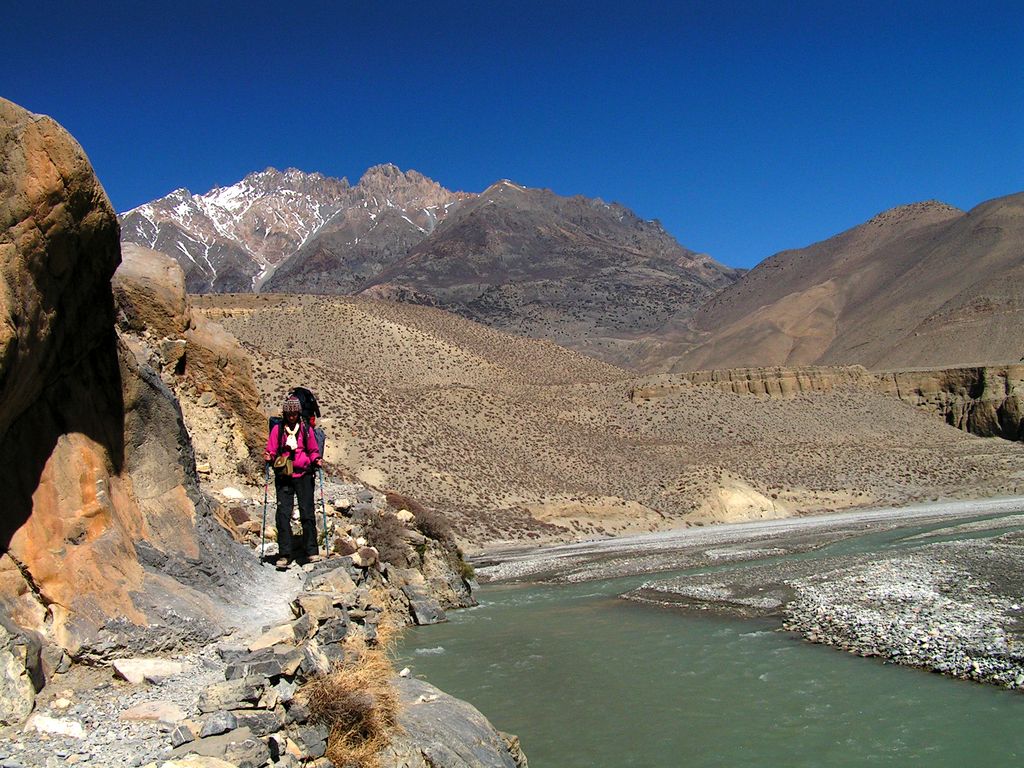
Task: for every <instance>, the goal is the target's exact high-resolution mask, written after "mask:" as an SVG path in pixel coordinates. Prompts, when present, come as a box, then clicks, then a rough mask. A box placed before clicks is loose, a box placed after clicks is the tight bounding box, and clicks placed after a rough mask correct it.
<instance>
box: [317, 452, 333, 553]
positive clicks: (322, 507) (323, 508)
mask: <svg viewBox="0 0 1024 768" xmlns="http://www.w3.org/2000/svg"><path fill="white" fill-rule="evenodd" d="M317 469H318V470H319V474H320V511H321V512H323V516H324V557H327V556H328V555H329V554H331V533H330V531H328V530H327V505H326V504H325V503H324V468H323V467H317Z"/></svg>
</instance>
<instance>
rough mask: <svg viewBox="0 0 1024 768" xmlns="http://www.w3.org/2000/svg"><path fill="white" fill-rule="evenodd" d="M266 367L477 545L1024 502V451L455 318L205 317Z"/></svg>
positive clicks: (263, 378) (416, 310)
mask: <svg viewBox="0 0 1024 768" xmlns="http://www.w3.org/2000/svg"><path fill="white" fill-rule="evenodd" d="M195 303H196V311H198V312H203V313H206V314H208V315H209V316H211V317H212V318H214V319H216V320H218V321H219V322H222V323H223V324H224V325H225V326H226V327H227V328H228V329H229V330H230V331H231V332H232V333H234V334H235V335H237V336H238V338H239V339H240V340H241V341H242V342H243V344H244V345H245V346H246V347H247V349H248V350H249V351H250V352H251V353H252V354H253V355H254V356H255V358H256V366H255V368H256V375H257V378H258V380H259V385H260V387H261V390H262V395H263V397H264V402H266V403H271V404H274V405H275V406H276V403H277V402H278V401H279V400H280V398H281V395H282V393H283V391H284V390H285V389H286V388H287V387H288V386H291V385H294V384H297V383H300V382H301V383H306V384H308V385H310V386H312V388H313V389H315V390H316V391H317V392H318V394H319V395H320V397H321V401H322V405H323V409H324V412H325V415H326V418H325V419H324V423H325V425H326V426H327V427H328V428H329V431H330V434H331V442H330V444H329V448H328V459H329V460H330V461H332V462H335V463H336V464H338V465H341V466H343V467H346V468H348V469H349V470H350V471H351V472H352V473H353V474H357V475H359V476H360V477H361V478H363V479H366V480H369V481H372V482H374V483H376V484H378V485H382V486H384V487H390V488H394V489H396V490H399V491H402V492H405V493H408V494H410V495H412V496H416V497H419V498H421V499H422V500H424V501H426V502H429V503H431V504H434V505H436V506H438V507H440V508H442V509H444V510H445V511H446V512H448V513H449V514H451V515H452V516H453V518H454V520H455V522H456V524H457V526H458V528H459V530H460V532H461V534H462V536H463V538H464V539H465V540H466V541H467V542H468V543H471V544H477V545H483V544H487V543H496V542H500V541H515V540H524V539H530V540H534V541H542V540H553V539H562V540H565V539H571V538H580V537H600V536H604V535H611V534H622V533H629V532H641V531H651V530H659V529H665V528H673V527H678V526H680V525H684V524H687V523H707V522H723V521H733V520H747V519H762V518H770V517H781V516H789V515H793V514H799V513H802V512H807V511H821V510H827V509H834V508H845V507H849V506H852V505H869V504H887V503H905V502H908V501H913V500H923V499H930V498H939V497H945V498H949V497H959V498H970V497H978V496H988V495H993V494H999V493H1003V494H1007V493H1014V492H1017V491H1018V490H1024V482H1022V480H1024V448H1022V446H1020V445H1017V444H1011V443H1007V442H1004V441H999V440H982V439H978V438H974V437H971V436H969V435H966V434H964V433H962V432H959V431H957V430H955V429H952V428H950V427H947V426H946V425H945V424H943V423H942V422H941V421H939V420H938V419H933V418H929V417H926V416H923V415H921V414H919V413H917V412H916V411H915V410H914V409H913V408H912V407H911V406H909V405H906V404H904V403H901V402H899V401H898V400H896V399H894V398H891V397H888V396H885V395H881V394H878V393H877V392H874V391H869V390H867V389H864V388H860V387H858V386H857V385H856V383H849V384H848V385H842V386H838V387H836V388H832V389H829V391H805V392H800V393H794V394H793V395H792V396H787V397H757V396H752V395H736V394H733V393H731V392H723V391H721V390H720V389H719V388H717V387H715V386H711V385H699V384H695V385H692V386H682V387H678V388H676V389H675V390H673V391H672V392H669V393H668V394H666V395H665V396H660V397H657V398H652V399H644V398H634V397H633V396H632V394H633V393H634V390H635V389H636V388H637V386H640V385H643V386H646V384H647V382H644V381H642V380H637V379H633V378H631V374H629V373H628V372H626V371H624V370H622V369H618V368H615V367H613V366H610V365H607V364H604V363H601V362H598V361H595V360H591V359H589V358H585V357H583V356H581V355H578V354H576V353H573V352H570V351H568V350H565V349H562V348H559V347H557V346H555V345H553V344H550V343H548V342H538V341H531V340H528V339H523V338H517V337H513V336H509V335H506V334H502V333H500V332H497V331H494V330H491V329H488V328H485V327H483V326H480V325H476V324H474V323H471V322H468V321H465V320H462V319H460V318H458V317H455V316H453V315H450V314H447V313H444V312H441V311H439V310H433V309H428V308H424V307H410V306H406V305H397V304H389V303H383V302H374V301H369V300H354V299H345V298H336V297H334V298H328V297H282V296H235V297H231V296H227V297H202V298H197V299H196V302H195Z"/></svg>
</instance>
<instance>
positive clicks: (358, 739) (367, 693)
mask: <svg viewBox="0 0 1024 768" xmlns="http://www.w3.org/2000/svg"><path fill="white" fill-rule="evenodd" d="M397 634H398V633H397V630H396V629H395V628H393V627H391V626H390V625H382V626H381V627H380V628H379V630H378V633H377V641H376V642H375V643H374V644H373V645H372V646H371V645H368V644H367V643H366V641H365V640H364V639H363V638H362V636H358V637H350V638H348V639H347V640H346V641H345V661H344V662H342V663H341V664H340V665H338V666H337V667H335V669H334V670H333V671H332V672H331V673H330V674H328V675H324V676H323V677H318V678H315V679H313V680H311V681H310V682H309V683H307V684H306V685H305V687H303V689H302V693H301V695H302V697H303V698H304V699H305V702H306V706H307V707H308V708H309V711H310V714H311V716H312V719H313V721H314V722H316V723H320V724H323V725H326V726H328V727H329V728H330V737H329V739H328V746H327V757H328V758H330V760H331V761H332V762H334V764H335V765H337V766H339V767H340V768H377V766H378V765H379V760H378V755H379V753H380V751H381V750H382V749H383V748H384V747H385V746H387V744H388V743H389V741H390V735H391V734H392V733H393V732H394V731H395V730H396V729H397V728H398V727H399V726H398V719H397V718H398V710H399V700H398V692H397V691H396V690H395V689H394V688H393V687H392V686H391V677H392V676H393V675H394V667H393V666H392V663H391V650H392V648H393V647H394V641H395V639H396V637H397Z"/></svg>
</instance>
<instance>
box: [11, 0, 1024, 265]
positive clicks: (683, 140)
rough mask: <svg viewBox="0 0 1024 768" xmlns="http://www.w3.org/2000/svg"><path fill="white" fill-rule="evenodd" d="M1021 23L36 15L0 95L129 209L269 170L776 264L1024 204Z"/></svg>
mask: <svg viewBox="0 0 1024 768" xmlns="http://www.w3.org/2000/svg"><path fill="white" fill-rule="evenodd" d="M1021 11H1022V7H1021V5H1020V3H1019V1H1018V2H1005V3H1002V2H1000V3H993V2H984V1H982V2H976V3H965V2H955V3H952V2H939V1H934V2H892V1H891V0H890V1H889V2H884V3H882V2H854V3H850V2H842V3H840V2H829V1H828V0H823V1H819V2H806V3H805V2H789V3H787V2H785V1H784V0H770V1H768V2H702V3H690V2H682V3H647V2H643V1H639V2H638V1H636V0H634V1H633V2H621V1H620V2H615V3H602V2H578V3H577V2H557V0H554V1H551V0H548V2H529V1H528V0H518V1H516V2H488V1H487V0H477V1H476V2H444V0H440V1H435V2H419V3H404V2H402V3H394V2H392V3H389V2H381V1H379V0H363V2H359V3H347V2H338V3H314V4H306V3H301V2H295V3H272V4H271V3H266V4H264V3H260V2H249V3H244V4H243V3H238V4H236V3H215V2H204V3H192V2H187V1H185V2H176V3H148V2H131V3H123V4H121V3H102V2H101V3H82V2H75V3H53V2H46V1H45V0H43V1H42V2H35V3H15V4H12V5H11V7H10V8H8V9H6V10H5V11H4V13H3V14H2V17H3V26H4V27H5V33H4V35H3V38H4V60H5V61H4V65H3V67H0V96H4V97H6V98H9V99H11V100H13V101H15V102H17V103H19V104H21V105H23V106H25V107H27V108H28V109H30V110H32V111H34V112H40V113H44V114H49V115H52V116H53V117H55V118H56V119H57V120H59V121H60V122H61V123H62V124H63V125H64V126H65V127H66V128H68V130H70V131H71V132H72V134H74V136H75V137H76V138H77V139H78V140H79V141H80V142H81V144H82V145H83V146H84V147H85V150H86V151H87V152H88V154H89V156H90V158H91V159H92V162H93V164H94V166H95V167H96V171H97V173H98V174H99V177H100V180H101V181H102V182H103V184H104V186H105V187H106V189H107V192H108V193H109V195H110V197H111V200H112V201H113V203H114V206H115V207H116V208H117V209H118V210H119V211H123V210H126V209H128V208H131V207H133V206H135V205H138V204H140V203H143V202H146V201H148V200H151V199H153V198H156V197H160V196H162V195H164V194H166V193H167V192H169V191H171V190H172V189H174V188H177V187H187V188H189V189H190V190H192V191H193V192H206V191H207V190H208V189H210V188H211V187H213V186H215V185H218V184H221V185H223V184H231V183H233V182H235V181H237V180H239V179H240V178H241V177H242V176H244V175H245V174H246V173H248V172H250V171H254V170H261V169H263V168H265V167H267V166H275V167H278V168H284V167H289V166H294V167H296V168H300V169H302V170H305V171H320V172H323V173H326V174H329V175H335V176H348V177H349V179H350V180H351V181H353V182H355V181H356V180H357V179H358V178H359V176H360V175H361V173H362V172H363V171H364V170H365V169H366V168H367V167H369V166H370V165H374V164H376V163H382V162H392V163H395V164H396V165H398V166H400V167H401V168H403V169H409V168H414V169H416V170H418V171H420V172H422V173H424V174H426V175H428V176H430V177H431V178H433V179H435V180H437V181H438V182H440V183H441V184H443V185H444V186H446V187H448V188H450V189H460V190H466V191H471V192H477V191H480V190H482V189H483V188H484V187H486V186H487V185H488V184H490V183H492V182H493V181H496V180H497V179H500V178H509V179H512V180H514V181H516V182H519V183H521V184H525V185H529V186H536V187H548V188H550V189H553V190H554V191H555V192H558V193H559V194H566V195H568V194H583V195H588V196H593V197H601V198H603V199H605V200H608V201H612V200H614V201H618V202H620V203H622V204H624V205H627V206H629V207H630V208H632V209H633V210H635V211H636V212H637V213H638V214H639V215H640V216H643V217H645V218H657V219H660V220H661V222H662V223H663V224H664V226H665V228H666V229H667V230H668V231H669V232H671V233H672V234H673V235H675V237H676V238H677V239H678V240H679V241H680V242H681V243H682V244H683V245H685V246H688V247H690V248H694V249H696V250H699V251H704V252H707V253H710V254H711V255H712V256H713V257H715V258H717V259H718V260H720V261H723V262H725V263H726V264H729V265H732V266H752V265H753V264H755V263H757V262H758V261H760V260H762V259H764V258H766V257H767V256H770V255H771V254H772V253H775V252H777V251H779V250H782V249H784V248H791V247H800V246H803V245H806V244H808V243H810V242H813V241H816V240H819V239H822V238H824V237H827V236H830V235H832V234H835V233H836V232H839V231H841V230H843V229H846V228H848V227H850V226H853V225H855V224H858V223H860V222H861V221H864V220H865V219H867V218H869V217H870V216H872V215H873V214H875V213H877V212H878V211H880V210H883V209H886V208H889V207H892V206H894V205H899V204H903V203H909V202H915V201H918V200H925V199H929V198H938V199H941V200H944V201H946V202H948V203H952V204H954V205H957V206H960V207H962V208H969V207H972V206H974V205H976V204H978V203H979V202H982V201H983V200H986V199H989V198H992V197H998V196H1001V195H1005V194H1010V193H1013V192H1019V191H1022V190H1024V13H1022V12H1021Z"/></svg>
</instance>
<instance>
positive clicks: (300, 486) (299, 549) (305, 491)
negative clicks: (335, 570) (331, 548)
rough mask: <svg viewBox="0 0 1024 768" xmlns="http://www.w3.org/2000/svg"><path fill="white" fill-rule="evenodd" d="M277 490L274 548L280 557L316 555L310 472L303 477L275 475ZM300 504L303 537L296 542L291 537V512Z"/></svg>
mask: <svg viewBox="0 0 1024 768" xmlns="http://www.w3.org/2000/svg"><path fill="white" fill-rule="evenodd" d="M274 488H275V490H276V491H277V517H276V518H275V520H276V522H277V547H278V551H279V552H280V557H287V558H290V559H292V560H304V559H305V558H307V557H312V556H313V555H316V554H319V551H318V547H317V540H316V510H315V508H314V507H313V473H312V472H307V473H306V474H304V475H303V476H302V477H289V476H287V475H285V476H281V475H278V476H277V477H275V478H274ZM296 498H297V499H298V501H299V522H300V523H302V536H301V537H299V540H298V541H296V537H295V536H293V535H292V509H293V508H294V506H295V500H296Z"/></svg>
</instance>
